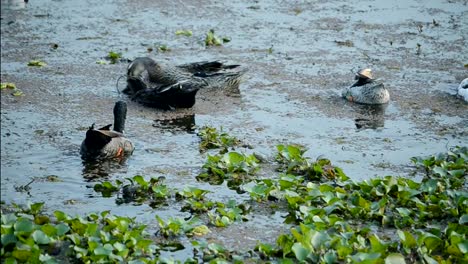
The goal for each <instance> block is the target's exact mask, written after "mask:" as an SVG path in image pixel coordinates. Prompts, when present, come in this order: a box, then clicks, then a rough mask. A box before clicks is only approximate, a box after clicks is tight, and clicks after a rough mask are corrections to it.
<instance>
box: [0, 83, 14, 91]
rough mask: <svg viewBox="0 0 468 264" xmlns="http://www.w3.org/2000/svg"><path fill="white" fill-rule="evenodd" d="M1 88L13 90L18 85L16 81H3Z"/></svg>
mask: <svg viewBox="0 0 468 264" xmlns="http://www.w3.org/2000/svg"><path fill="white" fill-rule="evenodd" d="M0 89H1V90H3V89H12V90H14V89H16V85H15V84H14V83H9V82H7V83H1V85H0Z"/></svg>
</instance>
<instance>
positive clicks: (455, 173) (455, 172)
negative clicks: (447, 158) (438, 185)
mask: <svg viewBox="0 0 468 264" xmlns="http://www.w3.org/2000/svg"><path fill="white" fill-rule="evenodd" d="M447 172H448V173H449V174H450V175H452V176H453V177H457V178H461V177H463V175H465V172H466V170H464V169H459V170H449V171H447Z"/></svg>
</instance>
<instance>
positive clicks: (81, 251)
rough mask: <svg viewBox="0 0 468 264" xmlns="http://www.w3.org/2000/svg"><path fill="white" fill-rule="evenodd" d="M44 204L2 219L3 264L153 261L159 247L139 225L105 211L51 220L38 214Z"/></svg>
mask: <svg viewBox="0 0 468 264" xmlns="http://www.w3.org/2000/svg"><path fill="white" fill-rule="evenodd" d="M42 206H43V203H36V204H32V205H30V206H29V207H28V208H26V209H24V210H20V211H18V212H16V213H9V214H2V217H1V222H2V227H1V231H2V239H1V240H2V250H1V256H2V259H4V260H5V263H18V262H20V263H60V261H59V260H60V259H64V258H65V257H66V258H69V259H70V260H72V261H73V260H75V261H78V262H82V263H118V262H131V261H144V262H148V261H153V262H155V261H156V260H157V256H158V255H159V254H158V252H159V248H158V246H157V245H156V244H155V243H154V242H153V241H152V240H151V239H150V237H149V235H148V234H147V233H146V231H145V228H146V227H145V226H144V225H138V224H136V223H135V222H134V220H133V219H131V218H128V217H119V216H112V215H110V214H109V212H108V211H105V212H102V213H100V214H89V215H87V216H86V217H71V216H69V215H67V214H65V213H63V212H61V211H55V212H54V218H51V217H49V216H46V215H42V214H40V211H41V208H42Z"/></svg>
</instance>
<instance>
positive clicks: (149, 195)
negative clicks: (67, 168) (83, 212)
mask: <svg viewBox="0 0 468 264" xmlns="http://www.w3.org/2000/svg"><path fill="white" fill-rule="evenodd" d="M126 180H127V181H129V182H130V184H126V185H123V182H121V181H119V180H116V182H115V184H112V183H111V182H108V181H106V182H103V183H98V184H96V185H94V190H95V191H96V192H100V193H102V195H103V196H104V197H110V196H111V195H112V194H113V193H119V192H121V193H122V197H121V198H118V199H117V201H116V202H117V204H121V203H129V202H134V203H136V204H141V203H143V202H146V201H149V202H150V206H152V207H157V206H160V205H161V204H164V203H165V202H166V200H167V199H168V198H169V197H170V196H171V191H170V190H169V189H168V188H167V186H166V185H164V184H162V182H163V180H164V177H159V178H151V179H150V180H149V181H146V180H145V179H144V178H143V176H141V175H136V176H134V177H133V178H127V179H126Z"/></svg>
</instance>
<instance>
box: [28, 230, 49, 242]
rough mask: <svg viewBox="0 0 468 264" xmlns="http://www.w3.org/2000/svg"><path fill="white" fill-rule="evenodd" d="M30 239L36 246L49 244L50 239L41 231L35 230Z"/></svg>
mask: <svg viewBox="0 0 468 264" xmlns="http://www.w3.org/2000/svg"><path fill="white" fill-rule="evenodd" d="M31 236H32V238H33V239H34V241H36V243H37V244H40V245H45V244H49V243H50V241H51V240H50V237H48V236H47V235H46V234H45V233H44V232H42V231H41V230H36V231H34V232H33V233H32V235H31Z"/></svg>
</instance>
